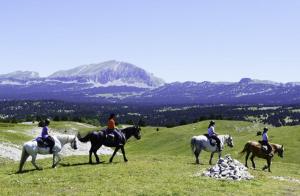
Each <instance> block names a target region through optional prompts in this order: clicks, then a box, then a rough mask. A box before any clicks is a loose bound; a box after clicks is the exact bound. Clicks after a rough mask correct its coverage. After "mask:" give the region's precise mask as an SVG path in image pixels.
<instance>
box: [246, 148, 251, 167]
mask: <svg viewBox="0 0 300 196" xmlns="http://www.w3.org/2000/svg"><path fill="white" fill-rule="evenodd" d="M249 155H250V152H249V151H247V154H246V157H245V166H246V167H248V158H249Z"/></svg>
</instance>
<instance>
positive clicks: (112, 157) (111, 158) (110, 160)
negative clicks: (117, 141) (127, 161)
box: [109, 146, 120, 163]
mask: <svg viewBox="0 0 300 196" xmlns="http://www.w3.org/2000/svg"><path fill="white" fill-rule="evenodd" d="M119 149H120V147H119V146H118V147H116V148H115V151H114V153H113V154H112V156H111V157H110V159H109V162H110V163H111V162H112V161H113V159H114V156H115V155H116V153H117V152H118V150H119Z"/></svg>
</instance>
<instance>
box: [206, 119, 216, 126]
mask: <svg viewBox="0 0 300 196" xmlns="http://www.w3.org/2000/svg"><path fill="white" fill-rule="evenodd" d="M215 124H216V122H215V121H213V120H211V121H210V122H209V125H208V128H210V127H211V126H213V125H215Z"/></svg>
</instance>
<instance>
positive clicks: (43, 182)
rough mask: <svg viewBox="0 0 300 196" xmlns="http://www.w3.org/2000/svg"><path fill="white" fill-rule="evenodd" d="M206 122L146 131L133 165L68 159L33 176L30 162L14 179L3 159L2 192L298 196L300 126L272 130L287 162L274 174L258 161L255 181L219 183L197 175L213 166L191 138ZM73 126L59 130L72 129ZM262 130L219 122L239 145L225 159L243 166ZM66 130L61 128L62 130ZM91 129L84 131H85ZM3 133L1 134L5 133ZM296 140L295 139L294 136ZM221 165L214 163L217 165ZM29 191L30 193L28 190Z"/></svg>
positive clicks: (130, 151) (134, 144) (132, 151)
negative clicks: (245, 151) (197, 153)
mask: <svg viewBox="0 0 300 196" xmlns="http://www.w3.org/2000/svg"><path fill="white" fill-rule="evenodd" d="M207 123H208V122H207V121H204V122H200V123H196V124H191V125H186V126H181V127H175V128H169V129H168V128H159V131H158V132H157V131H156V127H145V128H143V129H142V139H141V140H138V141H137V140H135V139H130V140H129V142H128V144H127V145H126V148H125V149H126V153H127V158H128V160H129V162H127V163H124V162H123V158H122V156H117V157H116V158H115V160H114V163H113V164H108V163H107V162H108V159H109V156H101V159H102V160H104V161H105V163H104V164H100V165H89V164H87V162H88V152H86V155H85V156H73V157H64V159H63V160H62V162H61V165H60V166H59V167H58V168H57V169H52V168H51V167H50V165H51V160H50V159H45V160H39V164H41V165H42V166H43V167H44V170H43V171H34V170H32V169H33V167H32V166H31V164H30V162H28V163H27V164H26V165H25V169H27V171H26V172H25V173H23V174H15V171H16V169H17V166H18V164H17V163H15V162H7V161H5V160H1V159H0V161H1V162H2V167H1V168H0V190H1V194H3V195H16V194H17V195H18V194H22V195H32V194H37V193H43V194H44V195H53V194H56V195H83V194H84V195H97V194H98V195H99V194H101V195H242V194H244V195H299V194H300V188H299V184H300V171H299V167H300V161H299V153H298V151H297V149H298V147H297V145H298V144H299V141H300V127H299V126H295V127H282V128H270V133H269V136H270V138H271V140H272V141H273V142H275V143H281V144H283V145H285V150H286V152H285V157H284V158H283V159H280V158H279V157H277V156H276V157H275V159H274V161H273V165H272V171H273V172H272V173H268V172H263V171H261V169H260V168H261V167H262V166H263V165H264V164H265V161H264V160H259V159H257V160H256V163H257V167H258V169H257V170H252V169H250V170H249V171H250V173H251V174H252V175H254V177H255V178H254V180H251V181H235V182H233V181H220V180H215V179H210V178H207V177H202V176H198V175H197V174H198V173H201V172H202V171H204V170H205V169H206V168H208V167H209V165H208V156H209V153H206V152H204V153H203V154H202V155H201V161H202V164H201V165H195V164H194V161H195V160H194V157H193V155H192V152H191V149H190V144H189V142H190V138H191V137H192V136H193V135H198V134H201V133H203V132H205V131H206V128H207V127H206V126H207ZM68 125H70V123H69V122H64V123H62V124H60V123H58V124H56V125H55V127H56V128H57V127H67V126H68ZM262 127H263V126H262V125H258V124H251V123H248V122H238V121H217V127H216V129H217V131H218V132H220V133H230V134H232V135H233V137H234V143H235V146H234V148H232V149H229V148H228V147H227V148H225V150H224V154H226V153H230V154H231V155H232V157H234V158H236V159H239V160H240V161H241V162H243V163H244V157H241V156H240V155H239V154H238V152H239V151H241V149H242V147H243V145H244V143H245V142H247V141H248V140H257V139H259V137H257V136H255V135H256V131H258V130H259V129H260V128H262ZM63 129H64V128H62V130H63ZM80 131H81V130H80ZM86 131H87V130H82V132H86ZM0 134H1V132H0ZM291 136H292V137H291ZM215 161H216V160H214V162H215ZM29 186H30V188H28V187H29Z"/></svg>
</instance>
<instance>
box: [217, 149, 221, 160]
mask: <svg viewBox="0 0 300 196" xmlns="http://www.w3.org/2000/svg"><path fill="white" fill-rule="evenodd" d="M218 154H219V160H220V158H221V156H222V152H221V151H219V152H218Z"/></svg>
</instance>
